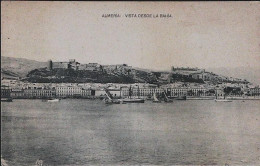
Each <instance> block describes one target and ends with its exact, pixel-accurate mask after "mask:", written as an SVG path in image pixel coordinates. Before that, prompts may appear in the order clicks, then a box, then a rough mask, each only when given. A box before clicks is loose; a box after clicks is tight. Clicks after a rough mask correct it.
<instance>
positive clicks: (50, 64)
mask: <svg viewBox="0 0 260 166" xmlns="http://www.w3.org/2000/svg"><path fill="white" fill-rule="evenodd" d="M47 68H48V70H52V60H49V61H48V67H47Z"/></svg>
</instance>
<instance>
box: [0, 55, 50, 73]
mask: <svg viewBox="0 0 260 166" xmlns="http://www.w3.org/2000/svg"><path fill="white" fill-rule="evenodd" d="M46 65H47V64H46V62H38V61H34V60H28V59H24V58H12V57H4V56H1V76H2V77H3V76H15V77H25V76H26V75H27V74H28V73H29V72H30V71H31V70H33V69H37V68H42V67H46Z"/></svg>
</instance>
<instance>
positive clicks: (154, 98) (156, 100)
mask: <svg viewBox="0 0 260 166" xmlns="http://www.w3.org/2000/svg"><path fill="white" fill-rule="evenodd" d="M160 102H161V101H160V100H158V98H157V97H156V94H155V93H154V94H153V103H160Z"/></svg>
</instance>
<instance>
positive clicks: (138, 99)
mask: <svg viewBox="0 0 260 166" xmlns="http://www.w3.org/2000/svg"><path fill="white" fill-rule="evenodd" d="M132 94H133V90H132V87H131V85H130V88H129V98H124V99H122V101H123V103H144V99H140V89H139V86H138V92H137V95H138V98H132Z"/></svg>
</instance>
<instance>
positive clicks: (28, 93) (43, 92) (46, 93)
mask: <svg viewBox="0 0 260 166" xmlns="http://www.w3.org/2000/svg"><path fill="white" fill-rule="evenodd" d="M54 96H56V93H55V89H45V88H33V89H32V88H30V87H29V88H28V89H24V97H25V98H51V97H54Z"/></svg>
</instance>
